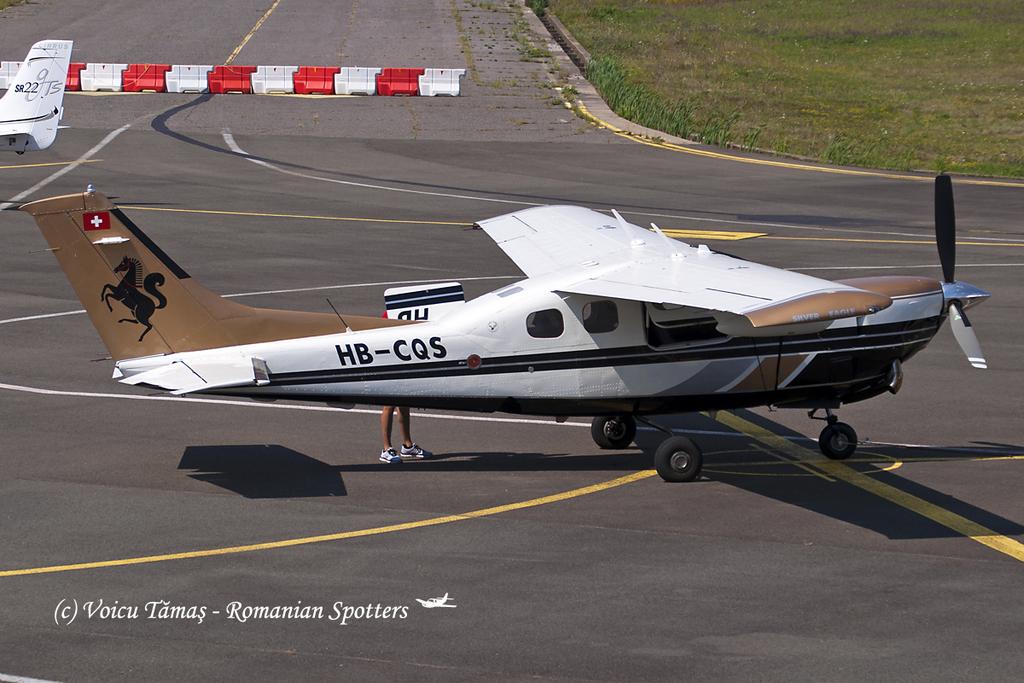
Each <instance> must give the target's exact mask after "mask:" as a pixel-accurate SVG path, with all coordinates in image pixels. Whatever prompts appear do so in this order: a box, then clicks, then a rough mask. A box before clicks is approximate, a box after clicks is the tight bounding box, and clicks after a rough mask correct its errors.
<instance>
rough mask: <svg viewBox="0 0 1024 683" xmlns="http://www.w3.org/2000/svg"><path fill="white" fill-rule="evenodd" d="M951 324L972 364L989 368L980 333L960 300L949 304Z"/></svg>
mask: <svg viewBox="0 0 1024 683" xmlns="http://www.w3.org/2000/svg"><path fill="white" fill-rule="evenodd" d="M949 326H950V327H951V328H952V329H953V336H954V337H956V343H957V344H959V345H960V348H961V349H963V351H964V354H965V355H966V356H967V360H969V361H970V362H971V365H973V366H974V367H976V368H979V369H981V370H987V369H988V362H987V361H986V360H985V356H984V355H983V354H982V351H981V344H980V343H978V335H976V334H975V333H974V327H972V326H971V321H970V320H968V319H967V315H966V314H965V313H964V310H963V308H961V304H960V302H959V301H954V302H953V303H951V304H950V305H949Z"/></svg>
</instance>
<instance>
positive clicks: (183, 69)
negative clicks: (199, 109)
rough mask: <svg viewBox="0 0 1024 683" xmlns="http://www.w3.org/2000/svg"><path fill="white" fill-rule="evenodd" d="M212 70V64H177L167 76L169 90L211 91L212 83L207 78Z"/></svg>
mask: <svg viewBox="0 0 1024 683" xmlns="http://www.w3.org/2000/svg"><path fill="white" fill-rule="evenodd" d="M212 70H213V65H212V64H209V65H206V64H204V65H201V66H196V65H191V66H180V65H178V64H175V65H174V66H172V67H171V70H170V71H168V72H167V76H166V77H165V80H166V82H167V92H189V93H192V92H194V93H204V92H209V90H210V84H209V82H208V81H207V80H206V79H207V76H208V75H209V73H210V71H212Z"/></svg>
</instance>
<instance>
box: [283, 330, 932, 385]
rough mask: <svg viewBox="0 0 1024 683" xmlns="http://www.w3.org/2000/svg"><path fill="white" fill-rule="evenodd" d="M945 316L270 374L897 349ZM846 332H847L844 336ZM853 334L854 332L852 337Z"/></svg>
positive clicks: (502, 370)
mask: <svg viewBox="0 0 1024 683" xmlns="http://www.w3.org/2000/svg"><path fill="white" fill-rule="evenodd" d="M941 320H942V319H941V317H940V316H936V317H933V318H926V319H922V320H915V321H908V322H902V323H891V324H888V325H874V326H871V327H868V328H861V330H860V333H857V332H856V328H853V329H850V328H845V329H844V330H827V331H826V332H822V333H820V334H815V335H803V336H794V337H782V338H779V337H772V338H765V339H763V340H754V339H752V338H733V339H729V340H728V341H726V342H724V343H721V344H705V345H702V346H698V347H690V348H683V349H669V350H661V349H652V348H651V347H649V346H630V347H619V348H613V349H587V350H583V351H556V352H547V353H538V354H521V355H512V356H500V357H494V358H484V359H483V364H482V365H481V366H480V367H479V368H477V369H476V370H470V369H469V368H468V367H467V366H466V361H465V360H448V361H438V362H432V363H418V364H413V365H382V366H376V367H374V366H372V365H365V366H356V367H352V368H333V369H325V370H309V371H300V372H287V373H272V374H271V375H270V382H271V384H272V385H276V386H286V385H287V386H292V385H304V384H328V383H342V382H344V383H348V382H367V381H377V380H393V379H414V378H431V377H443V376H448V375H452V374H455V373H459V374H467V375H468V374H473V375H494V374H509V373H519V372H541V371H551V370H578V369H586V368H599V367H616V366H626V365H650V364H658V363H680V362H686V361H702V360H724V359H730V358H746V357H754V356H774V355H775V354H778V353H782V354H785V355H793V354H801V353H833V352H843V351H846V352H856V351H860V350H865V349H872V348H878V347H891V348H898V347H903V346H911V345H921V346H923V345H924V344H926V343H927V342H928V341H929V340H930V339H931V338H932V336H934V334H935V332H936V331H937V329H938V325H939V324H940V323H941ZM843 332H845V334H843ZM851 332H854V333H853V334H851Z"/></svg>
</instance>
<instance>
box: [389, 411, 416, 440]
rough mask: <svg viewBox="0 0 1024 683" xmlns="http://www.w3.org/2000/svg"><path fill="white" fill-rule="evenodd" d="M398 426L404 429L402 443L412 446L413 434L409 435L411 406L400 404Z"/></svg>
mask: <svg viewBox="0 0 1024 683" xmlns="http://www.w3.org/2000/svg"><path fill="white" fill-rule="evenodd" d="M398 426H399V428H400V429H401V430H402V445H403V446H405V447H406V448H409V447H411V446H412V436H410V435H409V408H407V407H406V406H398ZM389 442H390V441H389Z"/></svg>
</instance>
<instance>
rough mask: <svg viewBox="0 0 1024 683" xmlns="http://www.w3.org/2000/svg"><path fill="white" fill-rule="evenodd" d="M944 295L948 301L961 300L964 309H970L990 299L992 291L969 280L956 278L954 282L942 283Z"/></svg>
mask: <svg viewBox="0 0 1024 683" xmlns="http://www.w3.org/2000/svg"><path fill="white" fill-rule="evenodd" d="M942 296H943V297H944V298H945V299H946V301H947V302H951V301H959V302H960V303H961V304H962V305H963V308H964V309H968V308H970V307H971V306H976V305H978V304H980V303H981V302H982V301H984V300H985V299H988V298H989V297H990V296H992V293H991V292H987V291H985V290H984V289H982V288H981V287H975V286H974V285H972V284H971V283H969V282H963V281H961V280H956V281H954V282H943V283H942Z"/></svg>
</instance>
